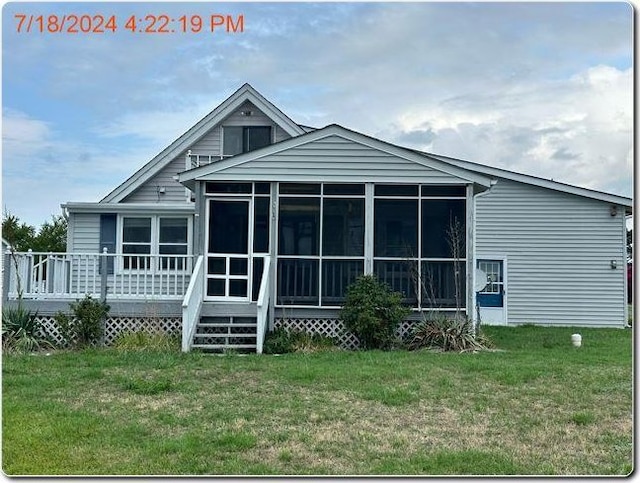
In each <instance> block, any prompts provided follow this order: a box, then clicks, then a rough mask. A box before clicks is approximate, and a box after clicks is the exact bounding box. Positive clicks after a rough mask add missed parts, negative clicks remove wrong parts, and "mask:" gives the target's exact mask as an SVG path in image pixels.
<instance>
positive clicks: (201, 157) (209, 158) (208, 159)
mask: <svg viewBox="0 0 640 483" xmlns="http://www.w3.org/2000/svg"><path fill="white" fill-rule="evenodd" d="M225 157H228V156H220V155H219V154H192V153H191V150H189V151H187V158H186V163H185V167H186V169H193V168H198V167H200V166H204V165H206V164H211V163H215V162H216V161H220V160H221V159H224V158H225Z"/></svg>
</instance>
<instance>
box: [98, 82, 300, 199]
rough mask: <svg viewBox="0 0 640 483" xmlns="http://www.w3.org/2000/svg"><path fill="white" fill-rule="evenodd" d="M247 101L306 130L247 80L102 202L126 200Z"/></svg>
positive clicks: (285, 125) (292, 129)
mask: <svg viewBox="0 0 640 483" xmlns="http://www.w3.org/2000/svg"><path fill="white" fill-rule="evenodd" d="M247 101H249V102H251V103H252V104H253V105H254V106H256V108H258V109H259V110H260V111H262V112H264V113H265V114H266V115H267V116H268V117H269V118H271V119H272V120H273V121H274V122H275V123H276V124H278V125H279V126H280V127H281V128H282V129H283V130H284V131H285V132H286V133H287V134H289V135H290V136H299V135H301V134H304V133H305V132H306V130H305V129H304V128H303V127H301V126H299V125H298V124H296V123H295V122H293V121H292V120H291V119H290V118H289V117H288V116H287V115H286V114H284V113H283V112H282V111H281V110H280V109H278V108H277V107H276V106H274V105H273V104H272V103H271V102H269V101H268V100H267V99H266V98H265V97H263V96H262V94H260V93H259V92H258V91H256V90H255V89H254V88H253V87H251V86H250V85H249V84H244V85H243V86H242V87H240V89H238V90H237V91H236V92H234V93H233V94H231V96H229V97H228V98H227V99H226V100H225V101H224V102H222V104H220V105H219V106H218V107H216V108H215V109H214V110H213V111H211V112H210V113H209V114H207V115H206V116H205V117H204V118H202V119H201V120H200V121H198V122H197V123H196V124H195V125H194V126H193V127H192V128H191V129H189V130H188V131H187V132H185V133H184V134H183V135H182V136H180V137H179V138H178V139H176V140H175V141H174V142H173V143H171V144H170V145H169V146H167V147H166V148H165V149H164V150H163V151H162V152H160V154H158V155H157V156H155V157H154V158H153V159H152V160H151V161H149V162H148V163H147V164H145V165H144V166H143V167H142V168H140V169H139V170H138V171H136V172H135V173H134V174H133V175H132V176H131V177H129V178H128V179H127V180H126V181H125V182H124V183H122V184H121V185H120V186H118V187H117V188H116V189H114V190H113V191H112V192H111V193H109V194H108V195H107V196H105V197H104V198H103V199H102V200H100V203H119V202H121V201H122V200H124V198H126V197H127V196H128V195H130V194H131V193H133V192H134V191H135V190H136V189H137V188H139V187H140V186H141V185H142V184H143V183H145V182H146V181H148V180H149V179H151V178H152V177H153V176H154V175H156V174H157V173H158V172H160V170H162V169H163V168H164V167H165V166H167V165H168V164H169V163H170V162H171V161H172V160H174V159H175V158H176V156H179V155H180V154H181V153H182V152H183V151H185V150H186V149H188V148H189V147H190V146H191V145H193V144H194V143H195V142H197V141H198V140H199V139H200V138H202V137H203V136H204V135H206V134H207V133H208V132H209V131H210V130H211V129H212V128H213V127H215V125H216V124H218V123H219V122H221V121H223V120H224V119H225V118H226V117H227V116H228V115H230V114H231V113H233V112H234V111H235V110H236V109H238V108H239V107H240V106H242V104H244V103H245V102H247Z"/></svg>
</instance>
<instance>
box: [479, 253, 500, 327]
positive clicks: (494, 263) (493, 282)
mask: <svg viewBox="0 0 640 483" xmlns="http://www.w3.org/2000/svg"><path fill="white" fill-rule="evenodd" d="M505 265H506V260H505V259H504V258H503V259H492V260H488V259H481V260H478V268H479V269H480V270H481V271H482V272H484V273H485V274H486V275H487V285H486V286H485V287H484V289H482V290H481V291H480V292H478V293H477V295H476V300H477V303H478V312H479V315H480V324H487V325H507V303H506V302H507V300H506V277H505ZM482 272H481V273H482Z"/></svg>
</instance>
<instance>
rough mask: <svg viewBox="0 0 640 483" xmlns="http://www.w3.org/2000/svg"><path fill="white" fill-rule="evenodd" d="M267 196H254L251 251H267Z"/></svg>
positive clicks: (269, 202)
mask: <svg viewBox="0 0 640 483" xmlns="http://www.w3.org/2000/svg"><path fill="white" fill-rule="evenodd" d="M270 204H271V200H270V199H269V198H267V197H258V196H256V198H255V201H254V217H253V252H254V253H269V219H270V218H271V217H270V216H269V205H270Z"/></svg>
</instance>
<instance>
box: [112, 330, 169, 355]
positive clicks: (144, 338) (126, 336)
mask: <svg viewBox="0 0 640 483" xmlns="http://www.w3.org/2000/svg"><path fill="white" fill-rule="evenodd" d="M113 347H114V348H115V349H116V350H119V351H123V352H135V351H139V352H144V351H148V352H175V351H177V350H178V349H179V348H180V341H179V339H178V337H177V336H175V335H171V334H167V333H165V332H160V331H153V332H149V331H144V330H138V331H135V332H134V331H127V332H123V333H121V334H118V336H117V337H116V338H115V340H114V341H113Z"/></svg>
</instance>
